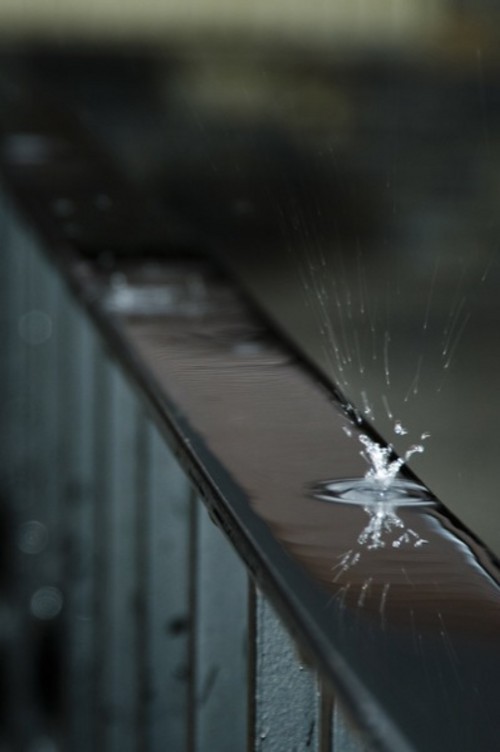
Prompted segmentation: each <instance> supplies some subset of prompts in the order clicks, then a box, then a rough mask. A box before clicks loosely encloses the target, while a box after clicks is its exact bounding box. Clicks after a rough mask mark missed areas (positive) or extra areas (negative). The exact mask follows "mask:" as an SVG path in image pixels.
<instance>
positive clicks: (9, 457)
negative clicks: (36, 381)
mask: <svg viewBox="0 0 500 752" xmlns="http://www.w3.org/2000/svg"><path fill="white" fill-rule="evenodd" d="M2 219H3V227H2V240H3V243H4V246H3V248H2V266H3V269H4V270H5V288H4V289H5V298H4V306H5V308H4V310H5V313H6V318H5V340H4V347H5V351H6V354H7V357H6V358H5V360H4V369H3V379H4V385H5V392H4V393H3V399H4V406H3V410H2V421H1V425H2V452H1V461H2V472H1V476H0V482H1V493H2V496H3V497H4V503H5V507H4V508H5V510H8V518H9V524H10V526H11V529H10V530H9V537H10V540H9V544H10V545H9V547H8V549H7V550H8V551H9V561H8V566H9V569H10V572H9V581H8V590H7V592H6V593H5V595H6V598H7V600H6V602H5V603H4V604H2V605H3V609H4V614H3V619H2V621H3V624H2V627H3V629H2V631H3V632H4V634H5V636H6V638H7V639H8V644H7V645H6V650H5V659H6V664H5V674H6V681H8V686H9V691H8V692H7V693H6V696H5V701H6V707H5V711H4V714H5V720H6V733H7V736H8V739H9V740H14V741H15V743H16V744H18V745H19V746H20V747H21V746H22V745H27V744H28V743H30V741H31V734H32V732H31V729H36V728H37V727H38V717H37V714H36V712H35V711H34V703H33V681H32V672H33V669H32V666H33V654H32V647H33V646H32V643H31V641H30V639H29V622H28V618H27V615H26V612H27V610H28V604H29V593H28V592H27V590H26V586H25V582H24V578H21V576H20V575H21V571H22V561H20V559H21V558H22V555H21V556H20V555H19V554H18V548H17V545H16V544H17V541H16V538H17V537H18V533H19V531H20V530H21V515H20V512H19V510H20V509H21V508H22V507H23V504H24V502H25V498H26V487H27V473H26V467H25V455H26V443H27V434H28V427H27V421H26V418H27V415H26V392H27V379H26V372H27V354H28V345H27V343H26V342H25V341H24V340H23V339H22V338H21V336H20V328H19V324H20V321H21V320H22V317H23V315H24V314H25V312H26V311H27V310H28V308H29V299H28V289H27V284H26V274H27V266H28V264H27V262H28V258H29V252H30V249H31V245H32V239H31V238H30V237H29V236H28V235H27V234H26V233H24V232H23V231H22V230H21V229H20V227H19V225H18V222H17V217H16V215H15V213H14V211H13V209H12V206H11V204H10V202H9V201H6V202H5V204H4V211H3V218H2Z"/></svg>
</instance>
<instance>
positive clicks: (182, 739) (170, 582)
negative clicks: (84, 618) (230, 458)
mask: <svg viewBox="0 0 500 752" xmlns="http://www.w3.org/2000/svg"><path fill="white" fill-rule="evenodd" d="M146 440H147V443H148V454H149V462H148V481H147V482H148V500H147V504H148V517H149V519H148V526H147V573H146V579H147V583H148V584H147V587H148V589H149V590H148V593H147V604H146V606H147V619H148V622H147V630H148V631H147V634H146V635H145V636H144V639H145V642H146V646H147V656H148V665H147V672H148V683H149V690H150V694H149V697H150V701H149V703H148V731H149V740H148V743H149V745H150V746H149V747H148V749H151V750H155V751H156V750H177V749H178V750H185V749H186V744H187V730H188V729H187V704H188V680H189V644H190V640H189V629H190V614H189V536H190V510H191V494H192V491H191V487H190V485H189V483H188V481H187V478H186V476H185V475H184V473H183V472H182V471H181V469H180V468H179V465H178V464H177V461H176V460H175V458H174V457H173V455H172V453H171V452H170V450H169V449H168V447H167V446H166V444H165V442H164V440H163V438H162V437H161V436H160V434H159V433H158V431H157V429H156V427H155V426H153V425H152V424H149V425H148V427H147V439H146Z"/></svg>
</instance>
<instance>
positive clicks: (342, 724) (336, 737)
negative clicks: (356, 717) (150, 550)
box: [332, 702, 369, 752]
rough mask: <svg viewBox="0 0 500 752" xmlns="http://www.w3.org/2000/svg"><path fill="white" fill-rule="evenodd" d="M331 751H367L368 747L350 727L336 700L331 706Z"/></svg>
mask: <svg viewBox="0 0 500 752" xmlns="http://www.w3.org/2000/svg"><path fill="white" fill-rule="evenodd" d="M332 720H333V730H332V740H333V743H332V752H369V747H368V746H367V745H366V744H365V743H364V742H363V741H362V739H360V738H359V737H358V736H357V734H356V732H355V731H354V729H353V728H352V726H351V724H350V722H349V720H348V718H347V717H346V715H345V713H344V711H343V710H342V708H341V707H340V705H339V703H338V702H335V703H334V706H333V718H332Z"/></svg>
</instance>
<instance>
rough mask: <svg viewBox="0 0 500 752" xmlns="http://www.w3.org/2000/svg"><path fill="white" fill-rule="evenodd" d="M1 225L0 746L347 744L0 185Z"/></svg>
mask: <svg viewBox="0 0 500 752" xmlns="http://www.w3.org/2000/svg"><path fill="white" fill-rule="evenodd" d="M0 232H1V239H0V244H1V249H2V251H1V255H0V263H1V273H0V279H1V286H2V291H1V295H2V300H3V305H2V311H3V313H2V330H1V342H2V348H3V353H4V356H3V358H2V361H1V367H2V373H1V383H2V394H3V399H2V401H3V410H2V413H3V418H2V424H1V430H2V437H1V447H2V451H1V458H0V464H1V476H0V477H1V486H0V488H1V494H2V510H3V512H2V514H3V517H4V519H3V520H2V527H3V530H2V536H3V539H4V541H5V543H6V546H5V548H4V553H3V555H2V567H3V572H2V575H3V578H2V581H3V583H4V585H3V588H2V600H1V609H0V637H1V645H0V649H1V672H2V677H1V679H2V695H1V697H2V700H1V704H2V707H1V713H2V719H3V724H2V728H3V739H2V742H3V747H2V749H6V750H10V749H12V750H14V749H15V750H25V749H26V750H30V752H35V750H36V751H37V752H42V750H43V751H45V750H72V752H77V751H78V750H82V752H83V750H110V751H111V750H113V751H114V750H116V751H117V752H118V750H119V751H120V752H126V750H143V751H144V752H146V751H147V750H151V751H153V750H158V751H159V750H169V752H176V751H178V752H182V751H183V750H191V751H192V752H194V750H196V751H199V752H201V751H202V750H205V751H206V752H216V751H217V752H226V751H227V752H237V751H238V750H247V749H248V750H262V752H267V751H269V752H271V751H273V752H278V751H282V752H292V750H297V752H298V751H299V750H322V751H325V750H332V749H333V750H335V751H336V752H348V751H350V750H359V749H360V748H361V747H360V746H359V745H358V743H357V742H356V741H355V739H354V738H353V737H352V735H351V734H350V732H349V731H348V729H347V727H346V725H345V722H344V719H343V717H342V715H341V714H340V711H339V709H338V707H337V706H336V710H335V714H333V712H332V707H333V704H332V699H331V694H330V691H329V690H327V689H326V688H325V689H324V691H322V686H321V681H320V679H319V678H318V677H317V676H316V674H315V672H314V671H312V670H311V669H310V668H308V667H307V666H306V665H304V658H303V657H301V655H300V651H298V648H297V646H296V645H295V643H294V641H293V640H292V639H291V638H290V636H289V634H288V632H287V629H286V628H285V627H284V626H283V624H282V622H281V620H280V618H279V617H278V616H277V615H276V612H275V610H274V609H273V606H272V604H271V603H270V602H269V600H267V598H265V597H264V596H263V595H262V593H261V592H260V591H259V589H257V588H256V587H255V585H254V584H253V583H252V580H251V578H249V575H248V573H247V570H246V568H245V566H244V564H243V563H242V561H241V560H240V558H239V557H238V555H237V553H236V552H235V551H234V550H233V547H232V546H231V545H230V543H229V542H228V540H227V539H226V537H225V536H224V535H223V534H222V533H221V531H220V530H219V529H218V528H217V526H216V525H215V524H214V523H213V521H212V520H211V519H210V517H209V515H208V513H207V511H206V510H205V508H204V506H203V504H202V503H201V502H200V500H199V498H198V496H197V494H196V492H195V490H194V489H193V486H192V483H191V482H190V481H189V479H188V478H187V476H186V473H185V471H184V470H183V469H182V468H181V467H180V465H179V462H178V461H177V459H176V457H175V456H174V454H173V452H172V451H171V449H170V448H169V447H168V445H167V443H166V441H165V439H164V438H163V437H162V435H161V434H160V431H159V429H158V428H157V427H156V426H155V423H154V422H153V420H152V418H151V415H150V410H149V411H148V409H147V407H146V405H145V404H144V402H143V398H142V397H141V394H140V393H139V392H138V391H137V389H136V388H135V387H134V386H133V385H132V384H130V383H129V381H128V380H127V378H126V376H125V375H124V373H123V372H122V370H121V368H120V366H119V365H118V364H117V363H116V362H115V360H114V359H113V358H112V357H111V356H110V355H109V353H108V351H107V349H106V343H105V342H104V341H103V339H102V337H101V336H100V335H99V334H98V333H97V331H96V329H95V327H94V325H93V324H92V322H91V321H90V320H89V317H88V315H86V314H85V312H84V311H83V310H82V308H81V306H80V305H78V304H77V303H76V302H75V300H74V299H73V296H72V295H71V293H70V292H69V291H68V289H67V287H66V283H65V281H64V280H63V279H62V277H61V275H60V274H59V273H58V272H57V271H56V270H55V269H54V268H53V267H52V265H51V263H50V262H49V261H48V260H47V258H46V257H45V255H44V252H43V248H42V242H41V241H40V239H39V238H37V237H36V236H35V235H34V234H33V232H32V231H31V230H30V229H29V228H28V227H27V225H26V223H25V222H23V221H22V220H20V219H19V216H18V215H17V213H16V211H14V209H13V207H12V204H11V202H10V201H9V200H8V199H6V198H5V196H4V197H2V203H1V222H0ZM333 715H334V716H335V723H333V722H332V718H333ZM363 748H364V747H363Z"/></svg>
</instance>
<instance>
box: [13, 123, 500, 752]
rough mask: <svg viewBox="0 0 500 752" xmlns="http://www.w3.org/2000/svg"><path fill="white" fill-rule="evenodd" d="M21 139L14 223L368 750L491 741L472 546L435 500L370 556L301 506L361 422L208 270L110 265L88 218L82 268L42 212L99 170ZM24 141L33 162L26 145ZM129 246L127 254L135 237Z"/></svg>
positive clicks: (398, 519)
mask: <svg viewBox="0 0 500 752" xmlns="http://www.w3.org/2000/svg"><path fill="white" fill-rule="evenodd" d="M31 122H33V121H31ZM20 129H21V131H23V122H22V118H21V120H17V121H16V123H15V129H14V126H7V125H6V126H5V128H4V132H3V135H2V143H1V145H0V146H1V153H2V163H3V168H4V175H5V176H6V182H7V185H8V186H9V187H10V188H11V189H12V191H13V192H14V193H15V194H16V195H17V197H18V199H19V201H20V205H21V207H22V208H23V209H24V212H25V214H24V217H25V219H26V220H27V221H29V222H31V223H32V224H33V226H34V228H35V229H36V230H37V231H39V232H40V233H41V236H42V237H43V238H44V240H45V243H46V245H47V248H48V251H49V253H50V255H51V257H52V259H53V260H55V261H56V263H57V264H58V265H59V267H60V268H61V269H62V271H63V273H64V275H65V276H66V279H67V280H68V281H69V282H70V284H71V285H72V287H73V288H74V289H75V290H76V291H77V294H78V296H79V297H80V299H81V300H82V301H83V303H84V304H85V305H86V306H87V307H88V309H89V310H90V312H91V314H92V316H93V317H94V319H95V321H97V323H98V325H99V327H100V329H101V331H102V333H103V334H104V336H105V338H106V341H107V343H108V346H109V347H111V349H112V350H113V352H114V354H115V355H116V356H117V357H118V358H119V359H120V360H121V361H122V363H123V364H124V365H125V366H126V368H127V370H128V372H129V374H131V376H132V378H133V380H134V383H135V384H136V385H137V387H138V389H139V391H140V392H141V393H142V394H144V395H145V396H146V397H147V399H148V401H149V403H150V405H151V406H152V409H153V412H154V416H155V419H156V420H157V422H158V423H159V425H160V426H161V427H162V428H163V429H164V431H165V433H166V435H167V437H168V440H169V441H170V443H171V445H172V446H173V448H174V451H175V453H176V454H177V456H178V457H179V459H180V460H181V462H182V463H183V464H184V466H185V467H186V469H187V471H188V473H189V474H190V475H191V477H192V478H193V480H194V482H195V484H196V485H197V487H198V488H199V490H200V492H201V493H202V495H203V496H204V499H205V501H206V503H207V505H208V508H209V510H210V511H211V513H212V515H213V518H214V520H215V521H217V523H218V524H219V525H220V526H221V527H222V528H223V529H224V531H225V533H226V534H227V536H228V537H229V538H230V540H231V541H232V542H233V543H234V545H235V547H236V549H237V550H238V552H239V554H240V556H241V557H242V558H243V559H244V560H245V561H246V563H247V565H248V567H249V568H250V570H251V572H252V573H253V575H254V576H255V578H256V579H257V581H258V582H259V583H260V585H261V586H262V588H263V589H264V590H265V592H266V593H268V594H269V595H270V596H271V597H272V599H273V601H274V602H275V603H276V605H277V607H278V609H279V611H280V612H281V614H282V615H283V616H284V618H285V619H286V621H287V623H288V625H289V626H290V628H291V629H292V631H293V633H294V634H295V635H296V636H297V638H298V639H299V641H300V644H301V645H302V646H303V648H304V650H305V653H306V654H307V656H308V657H309V659H310V660H312V661H313V663H314V665H315V666H316V667H317V668H318V670H319V671H320V672H321V673H322V674H323V675H324V676H326V677H327V679H328V680H329V681H330V682H331V683H332V684H333V685H334V687H335V688H336V689H337V690H338V691H339V692H340V694H341V696H342V698H343V699H344V701H345V702H346V704H347V706H348V707H349V708H350V710H351V712H352V714H353V717H354V718H355V720H356V722H357V724H358V725H359V726H360V728H361V729H362V730H363V731H364V732H365V734H366V737H367V739H368V740H369V741H370V743H372V744H373V745H374V746H376V747H380V748H382V749H388V750H394V751H396V752H403V751H404V750H406V749H408V750H409V749H415V750H426V752H427V751H429V752H432V750H436V751H437V750H439V751H440V752H441V751H442V750H456V749H472V748H474V749H477V750H485V752H486V751H487V752H489V751H490V750H492V749H494V748H495V746H496V743H497V739H498V736H499V733H500V718H499V715H498V712H497V709H498V703H499V701H500V697H499V693H498V689H497V686H498V683H497V681H496V678H497V675H498V673H499V671H500V651H499V647H498V639H497V634H498V631H499V629H500V591H499V573H498V570H497V568H496V566H495V564H494V562H493V561H492V558H491V556H490V555H489V553H488V552H487V551H486V549H485V548H484V547H482V545H481V544H480V543H479V542H477V541H476V540H475V539H474V537H473V536H472V535H471V534H469V533H468V532H467V531H466V530H465V529H463V528H462V527H461V525H460V524H459V523H458V522H457V521H456V520H455V519H454V518H452V516H450V515H449V514H448V513H447V511H446V509H445V508H444V507H443V506H442V505H441V504H439V503H438V502H436V504H434V505H429V506H420V507H408V508H405V509H402V510H399V511H397V513H396V512H395V513H394V514H395V519H394V518H391V517H390V516H388V517H386V518H385V520H383V522H385V523H386V528H385V529H383V530H382V532H383V534H384V538H383V542H384V544H385V545H383V546H382V545H380V546H378V547H373V546H372V547H371V546H370V542H373V539H371V538H370V529H368V530H367V525H368V524H369V523H371V524H375V522H374V519H373V516H370V514H369V513H368V512H367V511H366V510H364V509H363V508H362V507H356V506H353V505H341V504H327V503H323V502H321V501H318V500H317V499H315V498H313V496H312V492H311V488H312V487H313V486H314V485H315V484H317V483H318V482H321V481H326V480H330V479H332V478H345V477H359V476H362V475H363V473H364V472H365V463H364V462H363V461H362V459H361V458H360V456H359V443H358V435H359V432H360V430H363V431H366V430H367V429H366V427H365V426H363V425H361V426H352V425H351V424H350V423H349V420H348V417H347V414H346V412H345V406H343V405H342V404H341V403H340V401H339V399H338V394H337V393H336V391H335V390H334V388H333V387H332V388H328V385H327V384H326V383H325V381H324V380H321V379H320V378H319V376H318V374H317V373H316V372H315V371H314V370H313V369H312V368H311V367H309V365H308V364H307V363H306V362H305V361H303V360H301V359H300V358H299V357H298V355H297V353H296V352H294V351H292V350H291V348H289V347H288V345H287V344H286V343H285V342H283V341H281V340H280V338H279V337H278V336H277V335H276V334H275V333H274V332H273V331H272V330H271V329H270V328H269V327H268V326H267V324H266V323H265V322H264V321H263V320H262V319H261V318H260V317H259V316H256V315H255V312H254V311H253V310H252V309H250V308H249V306H248V305H247V302H246V301H245V299H244V297H243V296H242V295H241V294H240V293H239V292H238V291H237V290H236V289H235V287H234V286H233V285H232V284H231V283H230V282H228V280H227V279H225V278H224V277H223V276H221V275H220V274H219V273H217V272H214V271H213V269H211V267H210V265H209V264H207V263H197V262H186V261H175V260H171V261H169V260H165V261H163V262H159V261H157V262H147V261H145V260H142V261H140V262H138V263H137V264H135V263H132V262H130V261H124V260H120V259H119V258H117V257H115V256H114V255H109V253H108V254H106V250H107V247H106V240H107V239H109V238H108V236H107V235H106V233H105V232H104V235H103V237H102V238H100V237H99V228H100V227H101V225H100V224H99V222H98V221H96V222H95V224H92V222H91V221H90V219H87V220H85V221H84V220H82V224H81V225H78V228H80V230H81V231H82V233H84V232H86V230H87V228H88V227H90V229H91V232H90V237H91V238H92V240H91V245H92V246H93V247H99V246H100V247H101V249H102V251H103V255H102V257H101V259H100V263H96V262H91V261H85V260H84V259H83V258H82V256H81V255H80V254H79V253H78V246H79V241H78V238H77V237H76V235H78V233H76V232H75V231H76V229H77V228H76V227H73V230H72V231H71V232H68V227H67V223H66V221H65V219H64V218H62V217H61V216H59V217H57V216H55V217H54V216H53V215H50V218H49V215H48V207H49V206H50V205H51V202H53V194H52V193H51V191H52V190H53V186H54V185H55V182H54V181H55V180H56V179H57V180H58V179H59V178H60V183H59V184H58V187H59V188H60V189H61V191H62V192H63V193H64V196H63V197H65V196H66V195H67V191H68V190H70V188H71V186H74V187H77V188H78V189H80V188H81V187H82V185H85V186H86V187H85V190H84V191H83V193H84V198H83V199H82V201H83V202H85V201H87V200H88V197H89V196H91V195H92V196H94V197H95V196H96V195H99V191H100V186H99V180H100V176H101V172H100V171H99V170H96V171H95V172H92V170H93V169H94V168H93V165H94V163H93V162H92V159H91V156H90V153H88V154H87V155H86V157H85V159H81V158H80V156H79V155H78V144H77V143H74V144H73V143H72V144H71V149H74V150H75V152H74V153H75V154H76V157H75V160H71V161H70V162H68V163H66V162H65V160H64V159H63V158H62V156H61V154H62V152H60V151H59V150H58V149H56V150H55V151H50V150H49V152H48V153H47V152H45V154H46V157H45V158H44V160H43V164H41V163H37V164H34V163H33V160H32V162H31V164H30V165H28V166H27V165H26V160H25V159H24V160H21V161H19V160H17V163H16V160H15V159H14V160H13V159H12V155H13V151H12V143H13V142H12V138H13V136H14V135H15V133H17V134H18V133H19V132H20ZM44 138H46V136H44ZM51 138H52V136H50V137H49V142H50V143H52V141H50V139H51ZM66 138H69V136H66ZM9 139H10V140H9ZM14 143H15V142H14ZM18 143H19V141H18ZM34 143H35V144H36V143H37V142H36V141H35V142H34ZM25 145H26V142H25ZM39 145H40V144H39V142H38V146H39ZM30 148H32V152H31V154H32V155H33V154H34V153H35V152H36V149H34V147H33V141H32V142H31V147H30ZM37 148H38V147H37ZM33 149H34V151H33ZM14 153H15V150H14ZM39 153H40V152H39ZM65 153H66V152H65ZM35 161H36V160H35ZM70 165H73V166H74V165H79V166H80V167H81V169H80V167H79V168H78V169H76V167H75V168H74V169H73V166H72V167H71V169H70ZM91 167H92V169H90V168H91ZM101 169H104V168H101ZM87 170H90V171H89V173H88V174H89V182H88V183H85V180H83V178H82V175H83V174H87V172H86V171H87ZM97 178H99V180H98V179H97ZM61 195H62V194H61ZM56 214H57V212H56ZM134 226H135V222H134V220H133V218H132V219H131V220H130V221H127V222H126V223H125V226H123V225H122V224H121V223H120V222H118V223H117V225H116V228H115V229H116V233H117V234H116V235H115V236H114V237H115V239H116V242H115V241H113V250H116V248H119V246H120V244H121V241H122V240H123V243H124V245H127V243H128V242H129V241H130V237H128V236H127V228H129V227H134ZM72 235H73V236H74V237H73V238H71V237H70V236H72ZM82 237H83V235H82ZM130 242H131V245H132V246H133V247H135V248H137V250H141V238H140V236H136V237H135V239H134V241H133V242H132V241H130ZM165 242H166V240H165ZM84 245H86V244H85V243H83V245H82V247H83V246H84ZM155 247H156V248H157V249H159V248H160V247H161V238H160V239H157V240H156V241H155ZM345 427H348V428H349V431H350V432H351V433H352V434H353V435H352V436H348V435H347V434H346V432H345V431H344V428H345ZM363 532H364V533H365V534H364V535H363ZM405 536H406V537H405Z"/></svg>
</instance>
